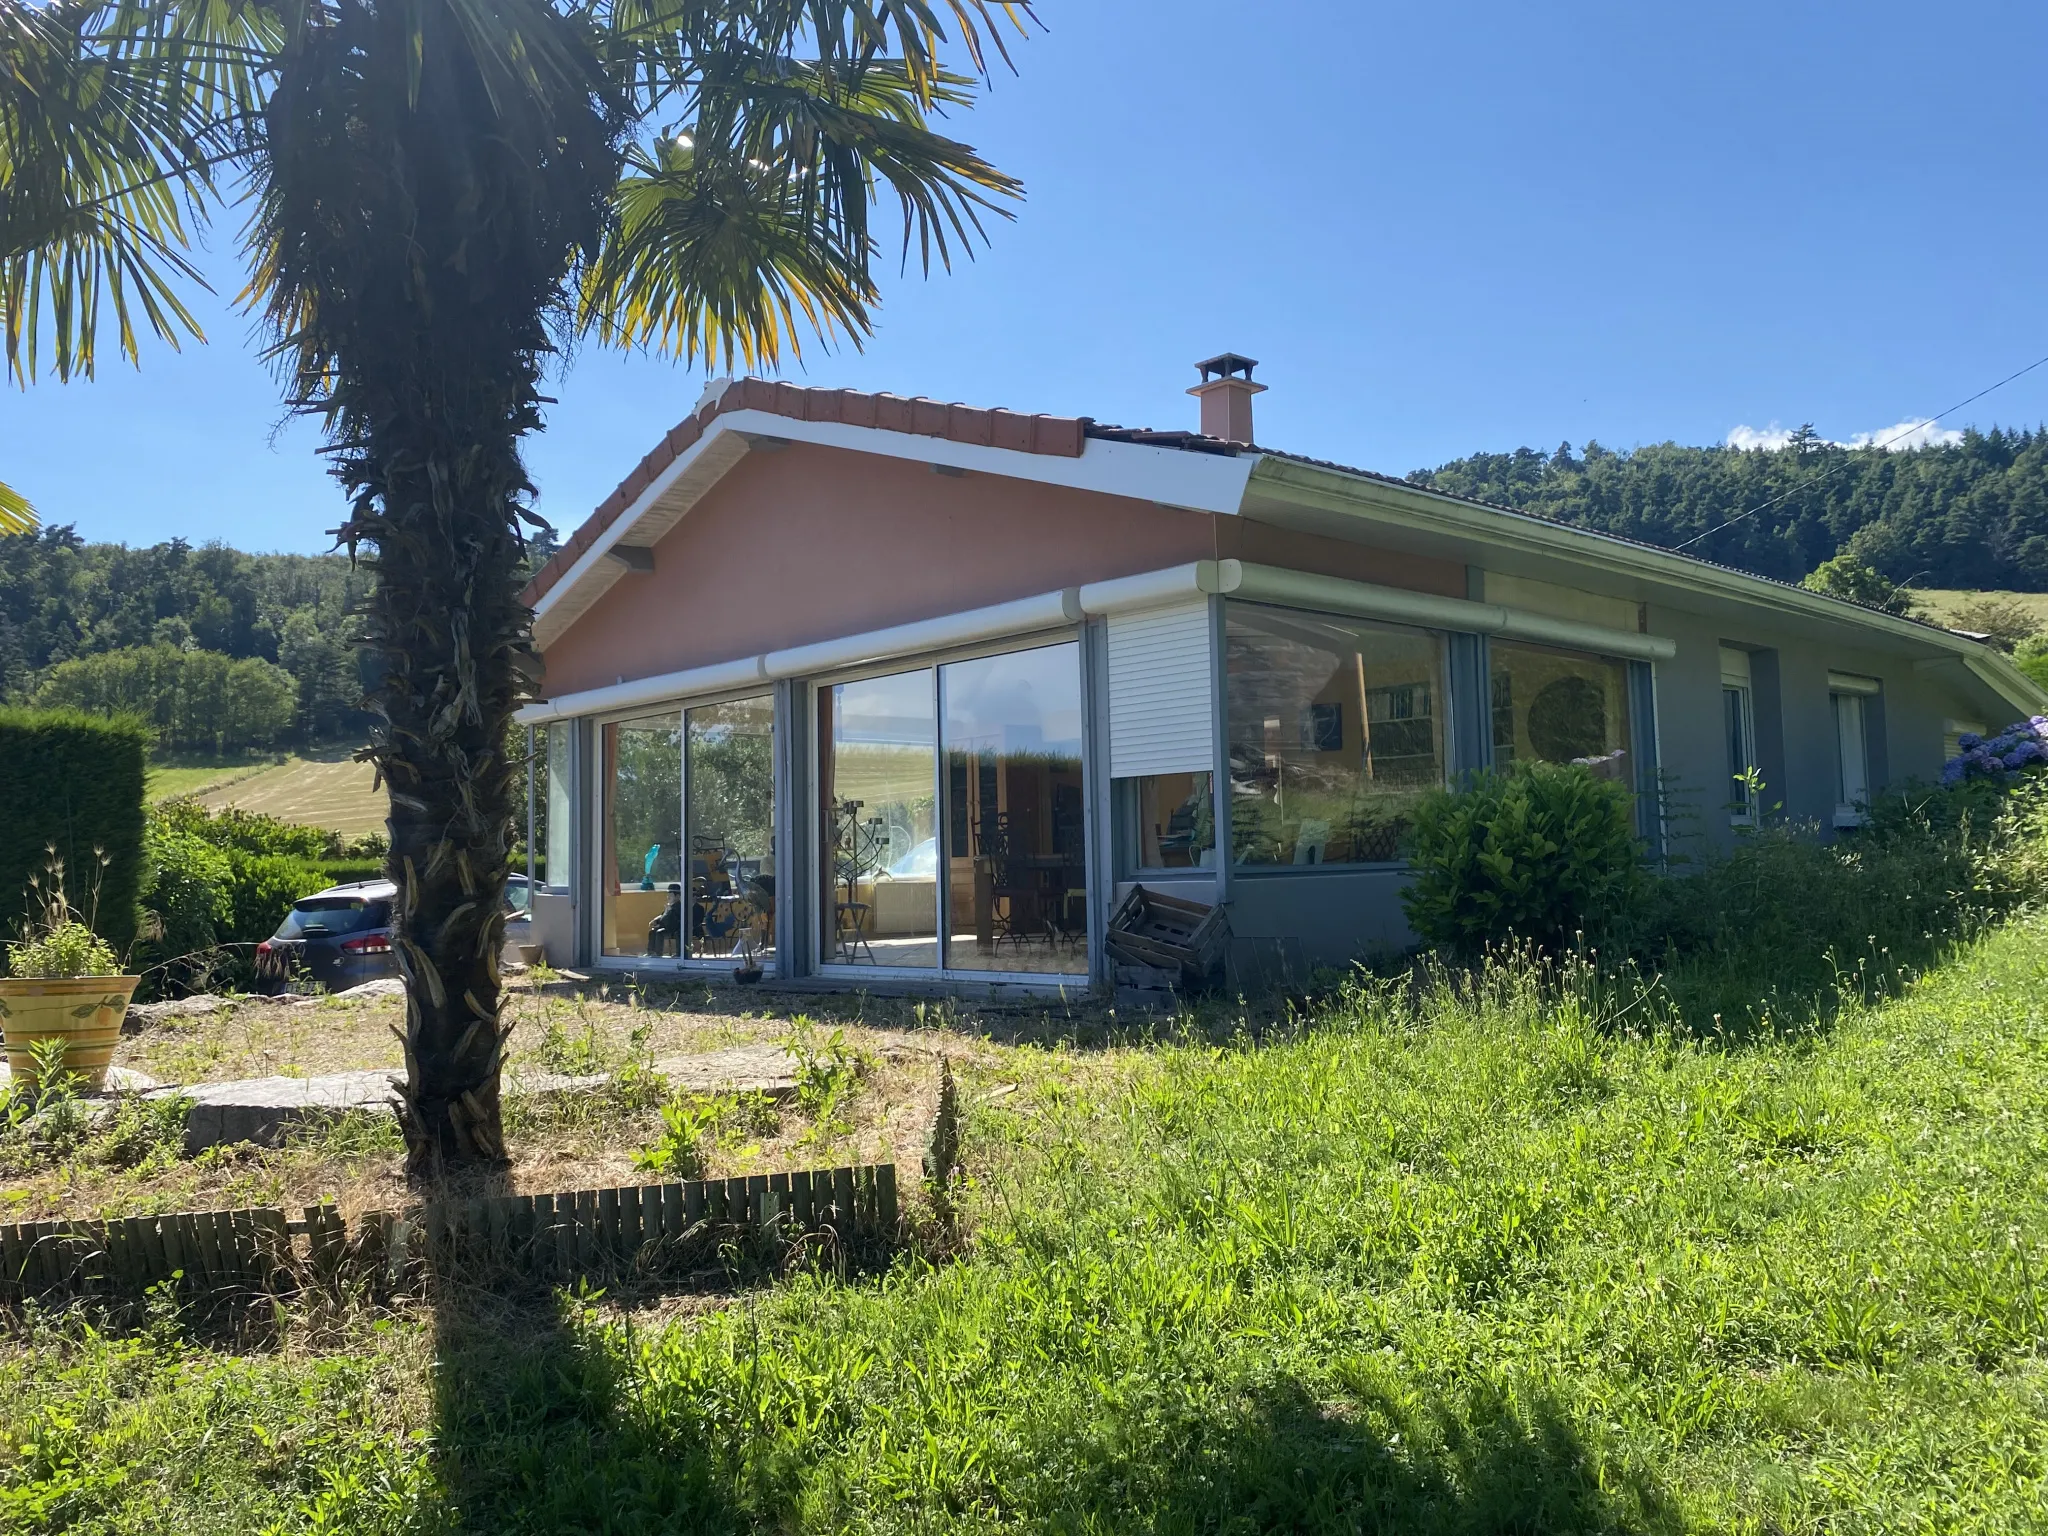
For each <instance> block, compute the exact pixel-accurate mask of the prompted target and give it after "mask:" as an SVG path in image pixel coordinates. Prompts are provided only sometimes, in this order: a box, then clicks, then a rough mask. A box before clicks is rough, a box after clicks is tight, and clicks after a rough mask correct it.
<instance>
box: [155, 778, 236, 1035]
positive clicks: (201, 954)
mask: <svg viewBox="0 0 2048 1536" xmlns="http://www.w3.org/2000/svg"><path fill="white" fill-rule="evenodd" d="M147 850H148V875H147V878H146V883H145V885H144V888H143V896H142V904H143V907H144V908H145V910H147V911H148V912H150V913H151V914H153V915H154V917H155V919H156V921H155V923H154V925H153V928H154V931H153V934H152V936H151V937H150V938H149V939H148V940H146V941H145V942H144V943H143V944H142V945H140V946H139V947H138V956H137V960H136V968H137V970H138V971H140V972H141V974H142V977H143V989H144V991H145V992H146V994H147V995H149V996H152V997H154V996H162V995H165V994H171V993H178V992H186V991H202V990H205V989H206V988H207V986H208V985H209V983H210V982H211V980H212V979H213V973H214V971H215V970H216V968H217V965H218V962H219V960H220V958H221V957H220V955H219V954H218V953H217V946H218V945H219V944H220V943H221V939H222V935H223V934H225V933H226V932H227V930H228V926H229V923H230V921H231V920H232V918H233V914H234V906H233V901H232V896H231V891H230V888H231V886H232V885H233V883H234V871H233V868H232V867H231V866H230V864H229V862H228V856H227V855H226V854H225V853H223V852H221V851H220V849H218V848H216V847H214V846H213V845H212V844H211V843H209V842H207V841H205V840H204V839H203V838H201V837H199V836H197V835H195V834H194V833H192V832H191V831H189V830H187V829H186V828H185V827H183V826H181V825H180V824H179V822H178V820H177V818H176V817H165V816H163V815H161V814H159V813H158V812H155V811H153V812H152V813H151V815H150V819H149V837H148V842H147Z"/></svg>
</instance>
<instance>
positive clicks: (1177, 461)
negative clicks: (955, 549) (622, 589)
mask: <svg viewBox="0 0 2048 1536" xmlns="http://www.w3.org/2000/svg"><path fill="white" fill-rule="evenodd" d="M733 434H738V435H739V436H740V437H742V438H744V439H747V440H749V441H751V440H753V439H755V438H771V439H778V440H781V441H784V442H793V443H809V444H812V445H814V446H817V447H821V448H843V449H846V450H848V451H849V452H853V453H875V454H881V455H883V456H884V457H886V458H893V459H906V460H910V461H913V462H916V463H921V464H941V465H944V466H945V467H947V468H948V469H961V470H968V471H972V472H975V473H980V474H987V475H999V476H1001V477H1003V478H1004V479H1009V480H1028V481H1033V482H1036V483H1038V484H1041V485H1055V486H1061V487H1065V488H1067V489H1069V490H1079V491H1094V492H1097V493H1099V494H1101V495H1105V496H1124V497H1129V498H1131V499H1134V500H1138V501H1150V502H1156V503H1159V504H1160V505H1162V506H1168V507H1177V508H1181V509H1183V510H1185V511H1190V512H1216V513H1223V514H1227V515H1231V516H1235V515H1236V514H1237V512H1238V510H1239V509H1240V507H1241V506H1242V505H1243V503H1244V492H1245V486H1246V484H1247V483H1248V482H1249V480H1250V479H1251V473H1252V466H1253V465H1254V464H1255V463H1256V462H1257V456H1256V455H1252V454H1234V455H1233V454H1217V453H1188V452H1185V451H1183V450H1181V449H1178V448H1155V447H1152V446H1150V445H1148V444H1144V443H1117V442H1110V441H1107V440H1105V439H1102V438H1093V437H1091V438H1087V439H1085V446H1084V448H1083V451H1082V453H1081V456H1080V457H1079V458H1067V457H1065V456H1063V455H1060V454H1052V453H1027V452H1024V451H1022V450H1020V449H1015V448H992V447H986V446H983V445H982V444H979V443H957V442H954V441H953V440H952V439H950V438H943V437H925V436H923V435H921V434H919V433H915V432H888V431H884V430H882V429H881V428H879V427H854V426H848V425H846V424H845V423H844V422H837V421H798V420H795V419H794V418H792V417H788V416H778V415H776V414H775V413H774V412H772V411H757V410H746V411H728V412H727V413H726V414H724V415H722V416H719V417H717V418H715V419H714V420H713V421H712V424H711V425H710V427H708V428H707V429H706V430H705V433H704V435H703V436H702V437H700V438H698V439H697V441H696V442H694V443H692V444H691V445H690V446H689V447H688V448H686V449H684V450H683V451H682V452H681V453H679V454H677V455H676V457H675V458H674V459H673V460H671V461H670V462H669V463H668V465H667V466H666V467H664V468H663V469H662V471H661V473H659V474H658V475H656V476H655V477H654V478H653V479H652V480H651V481H649V482H648V484H647V488H646V489H645V490H643V491H641V493H640V494H639V495H638V496H637V497H635V498H634V500H633V502H632V504H631V505H630V506H628V507H627V508H626V509H625V510H624V511H622V512H621V513H620V514H619V515H618V516H617V517H615V518H613V519H612V523H611V526H610V527H609V528H607V529H605V531H604V532H603V533H601V534H599V535H598V536H597V538H596V539H595V540H593V541H592V543H591V546H590V548H588V549H586V550H585V551H584V552H583V553H582V554H581V555H580V556H579V557H578V558H577V560H576V563H575V564H574V565H572V566H570V567H569V569H568V570H567V571H565V572H563V574H562V579H561V580H560V581H557V582H556V583H555V584H554V585H553V586H552V587H550V588H548V590H547V591H546V592H544V593H542V594H541V597H540V601H539V602H537V603H535V604H534V608H533V615H534V620H535V623H536V625H539V624H541V623H542V622H543V621H544V620H546V619H547V617H548V616H549V614H551V613H552V612H554V611H555V610H556V609H557V608H559V607H561V606H562V605H563V604H564V603H565V602H567V601H568V598H569V594H570V593H571V591H572V590H574V589H576V588H579V587H581V586H582V585H583V584H584V583H585V582H587V581H589V580H590V579H591V578H592V577H593V576H597V577H600V578H610V579H607V580H606V582H605V584H606V585H607V586H609V585H610V580H611V579H616V576H615V574H614V573H612V572H610V571H609V570H607V568H606V565H605V562H606V560H607V558H608V555H609V552H610V550H611V549H612V547H613V546H614V545H617V544H621V543H627V542H630V537H629V536H630V535H631V534H632V532H633V530H634V528H635V527H636V526H637V525H638V524H639V523H640V521H641V520H642V518H644V517H645V516H646V514H647V512H648V511H649V510H650V509H651V508H653V507H654V506H655V505H657V504H658V503H659V502H660V501H661V499H662V498H663V497H664V496H666V495H667V494H668V492H669V491H670V490H671V489H672V488H673V487H674V485H675V484H676V482H677V481H678V480H680V479H682V478H683V476H684V475H686V474H688V473H689V472H690V470H691V469H692V468H693V467H694V466H696V465H697V464H698V462H699V461H700V460H702V459H704V458H705V457H707V456H709V455H712V454H713V453H714V451H715V448H714V445H716V451H725V450H727V449H728V448H729V445H728V444H727V443H726V441H725V440H726V439H728V438H729V437H731V436H732V435H733ZM735 462H737V460H735ZM728 467H729V466H728ZM722 473H723V472H722V471H721V476H722ZM712 483H714V484H715V483H716V480H715V479H714V481H713V482H712ZM705 489H706V490H708V489H709V486H706V487H705ZM700 494H701V493H700ZM663 531H664V532H666V531H667V530H666V529H664V530H663ZM550 638H552V636H543V637H542V643H543V644H545V643H546V640H547V639H550Z"/></svg>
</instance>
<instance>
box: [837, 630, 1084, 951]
mask: <svg viewBox="0 0 2048 1536" xmlns="http://www.w3.org/2000/svg"><path fill="white" fill-rule="evenodd" d="M818 788H819V804H818V817H819V846H820V847H821V848H822V849H823V850H825V854H824V857H823V858H821V860H820V867H819V870H818V879H819V889H820V905H819V957H820V959H821V960H822V961H823V962H824V963H825V964H827V965H854V966H870V965H873V966H894V967H904V968H916V969H921V970H946V971H967V972H975V973H983V974H986V973H998V974H1002V973H1010V974H1054V975H1082V974H1085V973H1086V972H1087V969H1088V945H1087V933H1088V879H1087V857H1086V847H1087V837H1086V820H1085V817H1084V815H1083V809H1082V807H1083V799H1082V778H1081V675H1080V647H1079V646H1078V645H1077V644H1075V643H1073V642H1066V643H1063V644H1059V645H1048V646H1037V647H1033V648H1031V649H1028V650H1021V651H1011V652H1006V653H1003V654H1001V655H996V656H984V657H976V658H973V659H971V660H966V661H957V662H949V663H946V664H944V665H942V666H937V667H920V668H916V669H914V670H907V671H902V672H895V673H890V674H888V675H886V676H883V677H875V678H864V679H860V680H858V681H853V682H845V683H833V684H827V685H823V686H821V687H820V688H819V689H818Z"/></svg>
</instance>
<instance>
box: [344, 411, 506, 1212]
mask: <svg viewBox="0 0 2048 1536" xmlns="http://www.w3.org/2000/svg"><path fill="white" fill-rule="evenodd" d="M434 384H435V385H438V386H439V387H437V388H431V389H429V390H423V392H422V393H423V395H424V394H428V393H431V394H432V395H434V396H437V397H438V400H439V407H440V408H438V409H431V410H427V411H422V412H419V413H418V414H417V416H415V415H414V414H413V413H407V414H406V415H405V416H404V417H401V418H398V419H394V420H393V421H391V422H390V423H389V424H388V425H387V430H386V432H385V433H384V434H381V441H379V442H378V443H376V444H375V445H374V446H373V448H372V452H373V454H374V456H375V458H376V460H377V461H378V463H379V464H380V465H381V466H383V467H384V475H383V478H382V484H381V486H380V490H379V499H380V501H381V502H382V514H381V517H380V518H379V519H378V520H377V526H376V527H375V529H374V534H375V538H376V544H377V554H376V558H375V562H374V563H375V569H376V574H377V585H376V590H375V594H374V596H373V598H372V600H371V606H370V619H371V635H372V642H373V644H374V645H375V646H376V648H377V650H378V651H379V653H380V654H381V659H382V662H383V667H384V675H383V680H382V683H381V685H380V686H379V688H378V689H377V692H376V695H375V698H374V704H375V706H376V709H377V713H378V715H379V717H380V719H379V723H378V726H377V728H376V729H375V730H374V731H373V733H372V746H371V756H372V758H373V759H374V761H375V762H376V764H377V767H378V770H379V772H380V774H381V775H382V777H383V780H384V783H385V785H386V787H387V788H388V790H389V792H390V796H391V819H390V828H391V859H390V872H391V877H392V879H393V880H394V881H396V882H397V885H398V889H399V912H398V914H397V924H396V935H395V937H396V943H397V947H398V952H399V963H400V965H401V967H402V968H403V971H404V974H405V978H406V982H407V986H406V1026H405V1067H406V1085H405V1112H404V1114H405V1123H406V1144H407V1149H408V1153H409V1157H408V1164H409V1167H410V1168H411V1170H412V1172H413V1173H414V1174H415V1176H425V1177H431V1176H433V1175H435V1174H437V1173H438V1172H439V1171H440V1170H441V1169H443V1168H445V1167H447V1166H449V1165H453V1164H462V1163H476V1162H484V1163H495V1162H500V1161H502V1160H503V1159H504V1156H505V1138H504V1132H503V1129H502V1128H501V1125H500V1121H499V1104H498V1083H499V1072H500V1068H501V1066H502V1063H503V1056H504V1045H505V1039H506V1036H507V1034H508V1033H509V1030H508V1029H507V1027H506V1026H505V1025H504V1024H503V1022H502V1021H501V1019H500V1016H499V1002H500V995H499V979H498V955H499V951H500V950H501V949H502V948H503V945H504V939H505V922H504V917H503V909H504V901H505V875H506V870H507V868H508V864H509V860H510V856H511V845H512V835H513V826H514V818H515V816H516V804H515V800H516V788H515V782H514V779H515V774H514V765H513V763H512V762H511V760H510V758H509V754H508V751H507V744H508V743H509V742H510V740H511V735H512V732H511V725H512V712H513V710H514V709H515V708H516V707H517V690H518V686H519V683H520V681H521V678H520V672H519V669H518V665H517V663H518V660H519V658H521V657H522V656H525V655H526V654H528V653H529V651H530V647H529V644H528V639H527V617H528V616H527V614H526V612H525V610H524V609H522V608H521V607H520V606H519V604H518V601H517V592H518V582H517V579H516V578H517V569H518V564H519V559H520V556H521V553H522V550H521V547H520V544H519V542H518V539H517V537H516V535H515V534H514V532H513V527H512V521H511V519H512V515H513V511H514V502H513V497H514V495H515V494H516V492H517V490H518V489H519V488H520V487H522V486H523V485H524V484H525V477H524V475H523V473H522V472H521V468H520V462H519V454H518V448H517V443H516V440H515V439H514V437H513V436H512V434H511V433H509V432H508V431H506V430H505V423H504V417H503V404H504V402H503V401H502V400H496V401H494V400H490V399H481V400H480V399H477V398H475V396H476V393H477V392H476V391H475V390H474V389H464V388H462V385H461V382H459V381H453V380H447V379H438V380H435V381H434ZM451 386H452V387H451ZM486 393H487V394H496V393H497V391H496V390H490V391H487V392H486ZM465 397H467V398H465ZM493 416H495V417H496V418H497V419H496V420H495V421H494V420H492V419H491V418H492V417H493ZM365 531H370V530H365Z"/></svg>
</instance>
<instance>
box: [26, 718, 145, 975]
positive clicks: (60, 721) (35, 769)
mask: <svg viewBox="0 0 2048 1536" xmlns="http://www.w3.org/2000/svg"><path fill="white" fill-rule="evenodd" d="M148 766H149V728H148V727H147V726H145V725H144V724H143V723H142V722H141V721H139V720H132V719H127V718H114V719H108V718H106V717H104V716H100V715H86V714H80V713H78V712H76V711H73V710H32V709H0V933H4V934H5V935H6V936H7V937H9V938H12V937H13V936H14V935H15V934H16V933H17V932H19V930H20V927H21V923H22V918H23V914H24V911H25V908H24V904H23V898H24V896H25V893H26V892H27V889H28V883H29V880H30V878H31V877H32V876H34V875H37V874H39V873H40V872H41V871H42V869H43V866H44V864H45V863H46V862H47V861H48V859H49V852H48V850H49V849H50V848H52V847H54V848H55V849H56V850H57V857H59V858H60V859H62V860H63V861H64V872H65V885H66V888H67V894H68V895H69V896H70V898H71V902H72V905H74V906H76V907H78V908H79V909H80V910H81V911H83V912H86V913H87V914H88V915H89V916H91V917H92V918H93V919H94V923H95V926H96V927H97V928H98V930H99V933H100V935H101V937H103V938H105V939H106V940H107V942H108V943H110V944H112V945H113V946H114V948H115V949H116V950H117V951H122V952H125V951H126V950H127V948H128V947H129V945H130V944H132V943H133V942H134V938H135V925H136V920H137V917H138V915H139V913H140V896H141V890H142V825H143V818H142V804H143V781H144V778H145V777H146V775H147V773H148ZM102 854H104V856H105V858H106V865H105V867H104V868H102V867H101V866H100V857H101V855H102ZM95 887H97V896H96V899H95V889H94V888H95Z"/></svg>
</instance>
